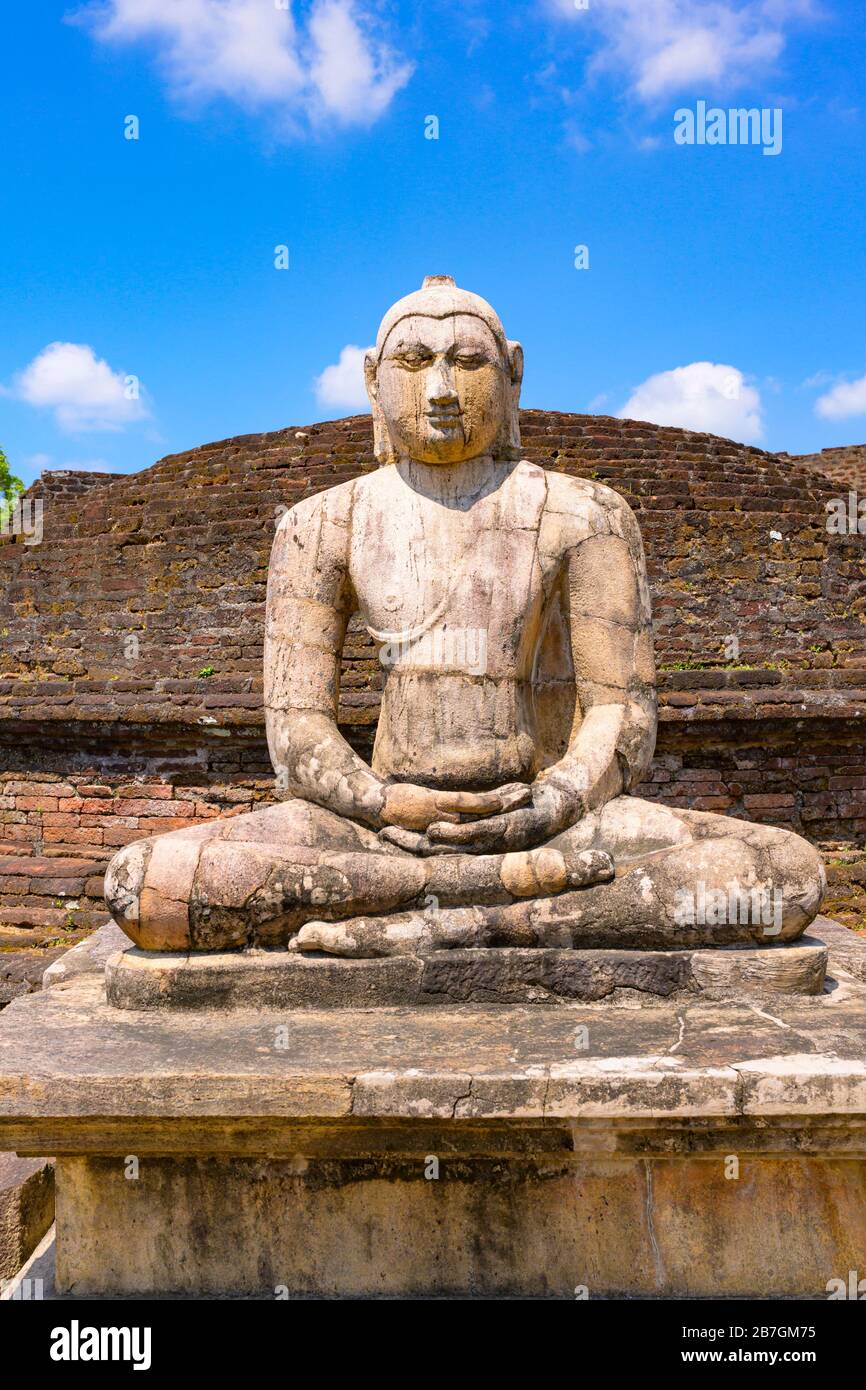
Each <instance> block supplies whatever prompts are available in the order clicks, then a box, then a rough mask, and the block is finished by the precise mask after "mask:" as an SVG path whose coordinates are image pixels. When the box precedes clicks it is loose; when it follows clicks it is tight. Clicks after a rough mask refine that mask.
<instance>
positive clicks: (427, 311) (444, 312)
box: [375, 275, 509, 363]
mask: <svg viewBox="0 0 866 1390" xmlns="http://www.w3.org/2000/svg"><path fill="white" fill-rule="evenodd" d="M413 314H423V315H424V317H425V318H431V319H447V318H450V316H451V315H452V314H471V315H472V316H473V317H474V318H477V319H481V321H482V322H483V323H486V325H487V327H488V328H489V329H490V331H491V333H492V334H493V336H494V338H495V339H496V341H497V343H498V344H499V350H500V352H501V353H502V360H503V363H507V362H508V360H509V354H508V339H507V338H506V336H505V329H504V328H503V327H502V320H501V319H500V317H499V315H498V314H497V312H496V310H495V309H494V308H493V306H492V305H491V304H488V303H487V300H486V299H482V298H481V295H480V294H473V293H472V291H471V290H461V289H460V288H459V287H458V286H457V285H456V284H455V282H454V280H453V278H452V276H450V275H427V276H425V278H424V283H423V285H422V286H421V288H420V290H413V291H412V293H411V294H406V295H404V296H403V298H402V299H398V300H397V303H396V304H392V305H391V308H390V309H389V310H388V312H387V313H386V315H385V317H384V318H383V319H382V322H381V323H380V325H379V332H378V333H377V335H376V349H375V355H376V361H377V362H381V360H382V352H383V350H384V347H385V343H386V341H387V339H388V335H389V333H390V332H391V330H392V329H393V328H395V327H396V326H397V324H398V323H399V322H400V320H401V319H407V318H410V317H411V316H412V315H413Z"/></svg>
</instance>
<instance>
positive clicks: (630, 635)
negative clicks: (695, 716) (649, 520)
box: [538, 493, 656, 819]
mask: <svg viewBox="0 0 866 1390" xmlns="http://www.w3.org/2000/svg"><path fill="white" fill-rule="evenodd" d="M609 497H610V498H611V499H614V498H615V494H612V493H611V494H609ZM605 511H606V515H607V523H608V524H607V528H606V529H603V530H601V531H599V532H597V533H596V534H593V535H591V536H589V537H587V538H585V539H581V540H578V541H576V543H575V544H574V545H573V546H571V547H570V548H569V550H568V551H567V553H566V557H565V568H564V572H563V574H562V579H561V585H562V587H561V590H560V598H561V602H562V605H563V609H564V612H565V615H566V619H567V625H568V631H569V637H570V642H571V657H572V662H573V665H574V676H575V687H576V695H577V701H576V706H575V716H574V722H573V725H572V729H571V736H570V738H569V743H568V749H567V751H566V753H565V755H564V756H563V757H562V758H561V759H560V760H559V762H557V763H555V764H554V765H553V766H552V767H550V768H548V769H547V770H546V771H545V772H543V773H542V774H541V775H540V777H539V778H538V781H539V783H541V784H542V785H546V786H548V787H550V788H556V789H557V790H558V791H560V792H561V793H562V794H563V795H564V796H565V797H566V798H568V799H569V800H571V799H576V806H575V809H576V811H577V814H578V815H580V814H583V813H585V812H586V811H592V810H596V809H598V808H599V807H600V806H603V805H604V804H605V803H606V802H608V801H610V800H611V799H612V798H613V797H615V796H618V795H619V794H620V793H621V792H624V791H630V790H631V789H632V788H633V787H634V786H636V785H637V784H638V783H639V782H640V781H641V780H642V779H643V777H644V776H645V774H646V771H647V769H648V767H649V764H650V761H651V759H652V754H653V748H654V746H655V736H656V694H655V663H654V660H653V640H652V625H651V618H650V601H649V587H648V584H647V575H646V561H645V558H644V551H643V544H642V541H641V536H640V530H639V528H638V525H637V521H636V520H635V517H634V514H633V513H632V511H631V509H630V508H629V507H628V506H626V504H625V503H624V502H622V501H621V500H620V499H618V498H617V499H615V501H613V502H612V504H611V503H609V504H608V506H607V507H606V508H605ZM570 818H571V817H569V819H570Z"/></svg>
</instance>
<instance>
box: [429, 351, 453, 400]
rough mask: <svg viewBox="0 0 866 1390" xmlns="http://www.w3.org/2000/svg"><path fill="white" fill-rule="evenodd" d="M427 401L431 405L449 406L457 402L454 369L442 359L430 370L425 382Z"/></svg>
mask: <svg viewBox="0 0 866 1390" xmlns="http://www.w3.org/2000/svg"><path fill="white" fill-rule="evenodd" d="M427 399H428V401H429V402H430V404H431V405H451V404H453V402H454V401H456V400H457V391H456V389H455V386H454V369H453V367H452V366H451V363H450V362H447V361H446V360H445V359H444V358H443V359H442V360H441V361H439V362H436V363H435V364H434V366H432V367H431V368H430V375H429V377H428V380H427Z"/></svg>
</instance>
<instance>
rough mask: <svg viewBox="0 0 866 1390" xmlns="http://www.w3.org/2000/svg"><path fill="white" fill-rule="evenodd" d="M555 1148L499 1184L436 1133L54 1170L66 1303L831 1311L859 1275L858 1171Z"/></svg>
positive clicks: (106, 1161) (864, 1246)
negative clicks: (580, 1302) (714, 1301)
mask: <svg viewBox="0 0 866 1390" xmlns="http://www.w3.org/2000/svg"><path fill="white" fill-rule="evenodd" d="M370 1137H371V1138H373V1139H374V1138H375V1136H374V1135H371V1136H370ZM561 1139H562V1145H561V1147H559V1148H551V1146H550V1145H549V1144H546V1143H544V1144H541V1145H538V1146H534V1145H533V1144H532V1142H531V1140H530V1139H529V1136H526V1138H525V1141H524V1144H523V1146H522V1147H523V1153H522V1154H521V1155H520V1156H519V1157H512V1158H511V1159H510V1160H509V1163H508V1169H507V1177H505V1175H504V1174H503V1164H502V1160H501V1158H495V1157H493V1156H492V1155H488V1156H487V1157H484V1156H476V1157H471V1158H467V1157H461V1156H458V1155H454V1154H453V1153H451V1152H450V1146H449V1144H448V1140H447V1135H446V1134H445V1133H439V1134H438V1135H437V1134H435V1133H431V1134H430V1135H429V1136H428V1139H427V1152H426V1153H423V1152H415V1153H411V1154H408V1155H407V1154H400V1153H399V1152H398V1153H392V1154H391V1155H389V1156H387V1157H382V1156H381V1155H380V1156H378V1157H369V1156H367V1157H365V1158H355V1159H350V1160H333V1159H330V1160H328V1159H325V1160H323V1159H316V1158H311V1157H309V1156H308V1155H307V1154H305V1153H304V1152H303V1151H299V1152H298V1153H297V1154H296V1155H294V1156H293V1157H292V1158H291V1159H288V1160H282V1161H279V1160H273V1159H262V1160H258V1161H256V1160H243V1159H231V1158H224V1159H216V1158H192V1157H188V1158H162V1159H145V1160H143V1161H142V1162H141V1165H140V1169H139V1172H138V1176H137V1178H136V1179H135V1180H130V1179H129V1177H128V1176H127V1174H128V1162H124V1160H123V1159H122V1158H121V1157H120V1156H118V1157H116V1158H113V1159H112V1158H98V1157H94V1158H68V1159H64V1160H61V1161H60V1163H59V1165H58V1209H57V1215H58V1231H59V1232H60V1236H59V1238H58V1246H57V1267H56V1281H57V1291H58V1293H60V1294H61V1295H63V1294H67V1295H72V1296H91V1297H92V1296H96V1295H99V1294H101V1293H106V1292H110V1294H111V1295H113V1296H117V1295H121V1296H122V1295H131V1294H139V1295H141V1294H145V1295H146V1294H153V1293H158V1294H166V1293H174V1294H179V1295H184V1294H186V1295H187V1296H201V1295H202V1294H205V1295H207V1294H210V1295H216V1296H218V1295H220V1294H223V1295H229V1296H239V1295H242V1296H247V1297H250V1296H252V1297H256V1296H258V1297H268V1296H270V1297H272V1298H299V1297H300V1298H305V1297H307V1298H308V1297H316V1298H335V1297H337V1298H338V1297H350V1298H351V1297H355V1298H358V1297H360V1298H375V1297H386V1298H413V1297H436V1296H440V1297H441V1296H445V1297H449V1296H450V1297H469V1298H472V1297H476V1298H478V1297H481V1298H505V1297H520V1298H560V1299H574V1298H582V1297H587V1296H588V1297H589V1298H598V1297H608V1298H609V1297H615V1296H617V1295H619V1296H626V1297H628V1296H644V1297H647V1296H650V1297H657V1298H664V1297H677V1296H682V1295H685V1294H688V1295H690V1296H693V1297H716V1298H719V1297H721V1298H723V1297H726V1296H744V1295H748V1296H754V1297H788V1298H790V1297H800V1298H826V1297H827V1290H828V1285H829V1283H830V1281H831V1280H833V1279H834V1278H839V1279H842V1280H844V1281H847V1279H848V1271H849V1270H851V1269H862V1268H863V1258H864V1254H866V1161H864V1160H863V1159H859V1160H850V1159H849V1160H846V1159H841V1160H840V1159H815V1158H804V1157H802V1156H791V1157H786V1158H777V1159H769V1158H764V1157H761V1156H757V1157H756V1156H752V1155H743V1156H741V1157H740V1158H737V1156H736V1154H735V1153H733V1151H732V1153H731V1154H730V1155H727V1156H726V1155H725V1154H724V1153H723V1152H719V1153H717V1154H715V1155H714V1156H713V1157H712V1158H711V1159H710V1158H688V1157H686V1158H684V1157H681V1156H664V1155H660V1154H658V1153H656V1154H655V1155H654V1156H652V1157H636V1156H629V1155H609V1156H588V1155H576V1154H575V1153H574V1152H573V1150H572V1149H571V1146H570V1144H569V1143H568V1141H567V1135H562V1136H561ZM660 1140H661V1136H657V1143H656V1148H658V1147H659V1143H660ZM732 1160H733V1161H735V1162H737V1163H738V1165H739V1168H738V1172H737V1176H735V1177H734V1176H731V1173H732V1172H733V1169H732Z"/></svg>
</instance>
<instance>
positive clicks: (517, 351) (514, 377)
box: [508, 339, 523, 392]
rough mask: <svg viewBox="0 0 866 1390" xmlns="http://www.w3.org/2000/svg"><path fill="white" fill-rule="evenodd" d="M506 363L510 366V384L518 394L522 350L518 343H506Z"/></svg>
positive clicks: (520, 379)
mask: <svg viewBox="0 0 866 1390" xmlns="http://www.w3.org/2000/svg"><path fill="white" fill-rule="evenodd" d="M508 361H509V364H510V366H511V384H512V386H513V387H515V389H516V390H517V391H518V392H519V391H520V386H521V382H522V381H523V348H522V347H521V346H520V343H512V342H511V340H510V339H509V343H508Z"/></svg>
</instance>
